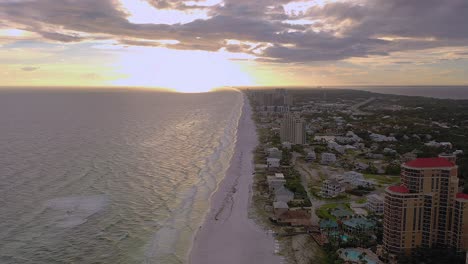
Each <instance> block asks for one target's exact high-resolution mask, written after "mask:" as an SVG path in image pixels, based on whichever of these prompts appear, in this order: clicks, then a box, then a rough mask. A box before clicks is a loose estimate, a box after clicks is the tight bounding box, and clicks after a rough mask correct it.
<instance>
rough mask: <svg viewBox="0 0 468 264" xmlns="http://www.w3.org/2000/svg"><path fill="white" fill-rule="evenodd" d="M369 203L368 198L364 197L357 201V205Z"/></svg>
mask: <svg viewBox="0 0 468 264" xmlns="http://www.w3.org/2000/svg"><path fill="white" fill-rule="evenodd" d="M366 202H367V198H366V197H363V198H359V199H357V200H356V203H358V204H364V203H366Z"/></svg>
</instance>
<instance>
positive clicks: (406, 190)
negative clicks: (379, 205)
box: [388, 185, 409, 193]
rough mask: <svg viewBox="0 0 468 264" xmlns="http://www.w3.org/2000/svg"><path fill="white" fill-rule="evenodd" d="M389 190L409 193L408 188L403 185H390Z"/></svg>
mask: <svg viewBox="0 0 468 264" xmlns="http://www.w3.org/2000/svg"><path fill="white" fill-rule="evenodd" d="M388 190H390V191H392V192H396V193H409V190H408V188H406V187H405V186H403V185H396V186H390V187H388Z"/></svg>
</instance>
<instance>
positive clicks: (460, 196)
mask: <svg viewBox="0 0 468 264" xmlns="http://www.w3.org/2000/svg"><path fill="white" fill-rule="evenodd" d="M457 199H466V200H468V194H467V193H457Z"/></svg>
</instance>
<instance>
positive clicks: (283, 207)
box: [273, 201, 289, 217]
mask: <svg viewBox="0 0 468 264" xmlns="http://www.w3.org/2000/svg"><path fill="white" fill-rule="evenodd" d="M288 210H289V206H288V204H287V203H285V202H282V201H279V202H273V213H274V214H275V216H276V217H278V216H280V215H282V214H284V213H286V212H287V211H288Z"/></svg>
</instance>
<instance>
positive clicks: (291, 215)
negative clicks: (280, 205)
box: [280, 210, 310, 219]
mask: <svg viewBox="0 0 468 264" xmlns="http://www.w3.org/2000/svg"><path fill="white" fill-rule="evenodd" d="M280 218H281V219H310V213H308V212H307V211H305V210H294V211H292V210H289V211H287V212H285V213H283V214H282V215H280Z"/></svg>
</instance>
